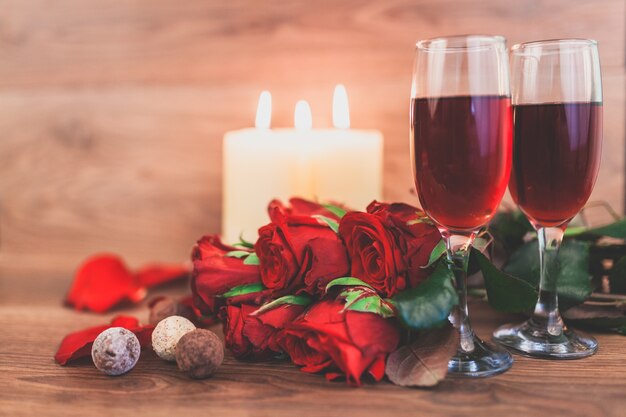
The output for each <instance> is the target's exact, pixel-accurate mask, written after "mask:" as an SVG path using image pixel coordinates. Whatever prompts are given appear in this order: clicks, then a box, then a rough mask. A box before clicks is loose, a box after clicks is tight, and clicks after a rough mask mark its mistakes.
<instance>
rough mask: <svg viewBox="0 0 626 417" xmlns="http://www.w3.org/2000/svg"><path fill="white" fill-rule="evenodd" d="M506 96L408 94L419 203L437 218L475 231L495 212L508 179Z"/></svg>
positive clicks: (508, 108) (456, 227)
mask: <svg viewBox="0 0 626 417" xmlns="http://www.w3.org/2000/svg"><path fill="white" fill-rule="evenodd" d="M510 103H511V102H510V99H509V98H508V97H501V96H457V97H437V98H418V99H413V100H412V105H411V111H412V115H411V120H412V125H411V130H412V132H411V133H412V134H411V137H412V140H413V144H412V145H413V152H414V153H415V154H414V157H413V158H412V160H413V163H414V164H415V166H414V170H413V172H414V173H415V184H416V187H417V194H418V196H419V199H420V203H421V205H422V208H424V210H425V211H426V213H427V214H428V215H429V217H430V218H431V219H432V220H433V221H435V222H436V223H437V224H439V225H441V226H444V227H446V228H447V229H450V230H455V231H473V230H476V229H478V228H480V227H482V226H483V225H485V224H486V223H487V222H488V221H489V220H490V219H491V218H492V216H493V214H494V213H495V211H496V209H497V208H498V205H499V204H500V200H501V199H502V196H503V195H504V192H505V190H506V187H507V184H508V182H509V172H510V169H511V104H510Z"/></svg>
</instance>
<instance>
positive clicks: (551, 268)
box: [533, 227, 563, 336]
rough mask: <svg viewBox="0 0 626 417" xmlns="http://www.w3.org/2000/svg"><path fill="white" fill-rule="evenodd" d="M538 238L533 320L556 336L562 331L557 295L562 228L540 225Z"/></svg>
mask: <svg viewBox="0 0 626 417" xmlns="http://www.w3.org/2000/svg"><path fill="white" fill-rule="evenodd" d="M537 238H538V240H539V268H540V280H539V297H538V299H537V304H536V305H535V311H534V313H533V320H534V321H535V322H536V323H537V324H541V325H542V327H543V326H545V328H546V329H547V331H548V333H549V334H551V335H553V336H558V335H560V334H562V333H563V319H562V318H561V314H560V313H559V299H558V295H557V291H556V290H557V276H558V271H559V260H558V254H559V248H560V247H561V242H562V241H563V229H561V228H560V227H540V228H538V229H537Z"/></svg>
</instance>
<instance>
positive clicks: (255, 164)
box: [222, 87, 383, 242]
mask: <svg viewBox="0 0 626 417" xmlns="http://www.w3.org/2000/svg"><path fill="white" fill-rule="evenodd" d="M341 90H342V88H341V87H340V88H338V89H337V90H336V92H335V99H334V106H333V107H334V109H333V121H334V124H335V126H336V128H335V129H312V122H311V111H310V108H309V106H308V103H306V102H304V101H300V102H298V104H297V106H296V110H295V116H294V117H295V126H296V128H295V129H269V125H270V123H269V122H270V119H271V98H270V96H269V93H267V92H264V93H263V94H262V95H261V97H260V99H259V108H258V109H257V117H256V128H250V129H242V130H237V131H233V132H227V133H226V135H225V136H224V148H223V150H224V153H223V205H222V235H223V237H224V239H225V241H226V242H235V241H237V239H238V237H239V236H240V235H243V237H244V238H246V239H247V240H251V241H254V240H256V237H257V230H258V228H259V227H261V226H262V225H264V224H267V223H268V221H269V219H268V215H267V204H268V203H269V202H270V201H271V200H272V199H274V198H279V199H281V200H283V201H286V200H287V199H288V198H289V197H296V196H297V197H304V198H309V199H317V200H319V201H322V202H323V201H327V200H333V201H336V202H340V203H343V204H346V205H348V206H349V207H352V208H355V209H359V210H364V209H365V206H366V205H367V204H368V203H369V202H371V201H372V200H374V199H380V198H381V195H382V155H383V137H382V134H381V133H380V132H379V131H376V130H355V129H350V128H349V126H350V124H349V123H350V122H349V120H350V119H349V113H348V103H347V96H346V94H345V89H343V92H342V91H341ZM337 91H339V92H337ZM342 96H343V97H342ZM342 102H343V104H341V103H342ZM338 103H339V104H338Z"/></svg>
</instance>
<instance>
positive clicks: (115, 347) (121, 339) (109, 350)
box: [91, 327, 141, 375]
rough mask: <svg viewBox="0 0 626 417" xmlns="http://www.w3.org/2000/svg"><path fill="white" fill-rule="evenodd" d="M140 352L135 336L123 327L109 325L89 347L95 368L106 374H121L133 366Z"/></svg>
mask: <svg viewBox="0 0 626 417" xmlns="http://www.w3.org/2000/svg"><path fill="white" fill-rule="evenodd" d="M140 354H141V345H140V344H139V340H138V339H137V336H135V334H134V333H133V332H131V331H130V330H127V329H124V328H123V327H111V328H109V329H107V330H105V331H103V332H102V333H100V334H99V335H98V337H97V338H96V340H95V341H94V342H93V346H92V347H91V358H92V359H93V363H94V365H96V368H98V369H99V370H101V371H102V372H104V373H105V374H107V375H122V374H125V373H126V372H128V371H130V370H131V369H133V368H134V367H135V364H136V363H137V361H138V360H139V355H140Z"/></svg>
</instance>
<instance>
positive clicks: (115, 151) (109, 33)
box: [0, 0, 626, 276]
mask: <svg viewBox="0 0 626 417" xmlns="http://www.w3.org/2000/svg"><path fill="white" fill-rule="evenodd" d="M625 14H626V4H625V2H624V1H623V0H594V1H591V0H589V1H586V0H532V1H518V2H502V1H499V0H488V1H474V0H389V1H384V2H379V1H371V0H370V1H356V0H350V1H342V2H336V1H332V0H322V1H315V2H310V1H305V0H299V1H290V2H280V1H264V2H259V1H254V0H232V1H200V0H191V1H182V2H181V1H172V0H106V1H105V0H90V1H83V0H57V1H54V2H49V1H46V0H0V51H1V53H0V233H1V239H2V242H1V244H2V246H1V248H0V268H3V269H4V270H5V271H16V270H19V269H20V268H21V267H22V266H23V265H29V266H30V267H33V268H38V269H39V270H40V271H42V272H47V273H48V274H52V275H54V274H53V273H58V275H61V276H63V275H64V274H68V273H70V272H71V271H72V270H73V269H74V268H75V266H76V264H77V263H78V262H79V261H80V260H81V259H82V258H84V257H85V256H86V255H88V254H90V253H92V252H94V251H101V250H108V251H116V252H120V253H123V254H124V256H125V257H126V258H127V259H128V260H129V262H130V263H131V264H138V263H140V262H143V261H147V260H155V259H161V260H164V261H170V260H172V261H174V260H179V259H185V258H187V256H188V251H189V248H190V247H191V245H192V244H193V242H194V241H195V239H197V238H198V237H199V236H200V235H202V234H203V233H206V232H218V231H219V228H220V207H221V204H220V200H221V159H220V155H221V139H222V136H223V134H224V132H225V131H227V130H232V129H237V128H241V127H245V126H250V125H251V124H252V122H253V118H254V111H255V106H256V100H257V97H258V93H259V91H260V90H262V89H265V88H267V89H270V90H271V91H272V93H273V95H274V119H273V120H274V124H275V125H277V126H281V125H282V126H288V125H291V123H292V115H293V106H294V104H295V102H296V100H297V99H300V98H306V99H308V100H309V101H310V102H311V104H312V107H313V116H314V124H315V126H319V127H323V126H329V125H330V122H331V113H330V102H331V94H332V89H333V86H334V84H335V83H337V82H343V83H345V84H346V86H347V88H348V92H349V95H350V99H351V110H352V122H353V126H355V127H357V128H376V129H380V130H381V131H382V132H383V133H384V135H385V190H384V194H385V197H386V199H388V200H396V201H406V202H412V203H416V202H417V199H416V198H415V196H413V195H411V194H410V189H411V188H412V179H411V177H410V170H409V163H408V151H407V148H408V145H407V137H408V90H409V82H410V76H411V64H412V60H413V50H412V49H413V44H414V42H415V40H416V39H419V38H425V37H431V36H435V35H442V34H451V33H472V32H473V33H476V32H489V33H500V34H503V35H505V36H506V37H507V38H508V39H509V43H510V44H512V43H515V42H519V41H522V40H530V39H539V38H554V37H568V36H577V37H591V38H596V39H598V40H599V42H600V51H601V59H602V66H603V72H604V92H605V112H606V115H605V124H606V127H605V149H604V156H603V165H602V169H601V173H600V177H599V179H598V182H597V186H596V190H595V192H594V195H593V197H592V198H593V199H596V200H597V199H602V200H608V201H609V202H610V203H611V204H612V205H613V206H614V207H615V208H616V209H618V210H622V209H623V204H622V200H623V193H622V190H623V186H624V178H623V177H624V175H623V172H624V150H623V149H624V136H625V135H624V122H623V115H624V113H625V111H626V107H625V104H624V103H625V102H624V91H625V89H626V86H625V84H624V80H625V74H624V65H623V64H624V51H625V49H626V48H625V44H624V39H625V30H624V15H625Z"/></svg>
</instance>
